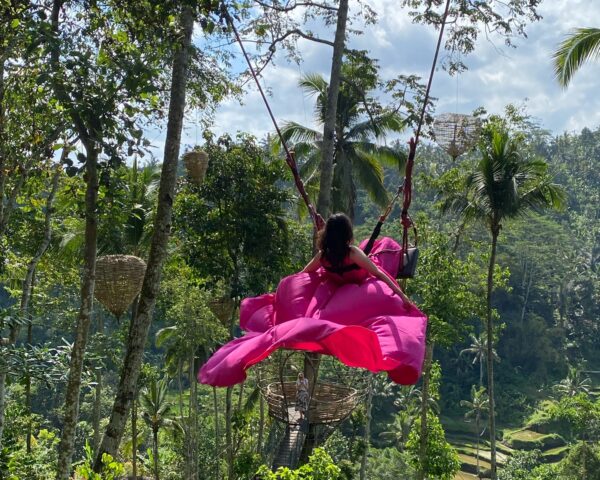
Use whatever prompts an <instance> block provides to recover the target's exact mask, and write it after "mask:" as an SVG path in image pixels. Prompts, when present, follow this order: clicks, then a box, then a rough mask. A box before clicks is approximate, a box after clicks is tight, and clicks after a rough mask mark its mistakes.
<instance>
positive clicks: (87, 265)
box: [56, 144, 98, 480]
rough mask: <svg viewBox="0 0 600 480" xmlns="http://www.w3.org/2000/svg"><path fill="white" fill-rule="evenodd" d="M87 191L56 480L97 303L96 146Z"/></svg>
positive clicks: (69, 451) (67, 462) (71, 438)
mask: <svg viewBox="0 0 600 480" xmlns="http://www.w3.org/2000/svg"><path fill="white" fill-rule="evenodd" d="M86 152H87V160H86V165H85V171H86V174H87V180H86V181H87V188H86V194H85V217H86V218H85V246H84V265H83V275H82V282H81V283H82V285H81V307H80V309H79V315H78V318H77V327H76V331H75V341H74V343H73V349H72V351H71V363H70V367H69V377H68V379H67V389H66V394H65V409H64V421H63V429H62V436H61V439H60V444H59V447H58V469H57V473H56V478H57V479H58V480H68V479H69V477H70V472H71V458H72V456H73V452H74V450H75V429H76V428H77V419H78V417H79V393H80V390H81V373H82V371H83V360H84V356H85V349H86V346H87V341H88V333H89V329H90V322H91V320H92V309H93V303H94V283H95V276H96V244H97V236H98V219H97V213H96V203H97V201H98V175H97V162H98V152H97V151H96V149H95V145H94V144H91V145H86Z"/></svg>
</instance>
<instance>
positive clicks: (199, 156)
mask: <svg viewBox="0 0 600 480" xmlns="http://www.w3.org/2000/svg"><path fill="white" fill-rule="evenodd" d="M183 165H184V166H185V169H186V171H187V175H188V177H189V179H190V180H191V181H192V182H193V183H195V184H196V185H200V184H201V183H202V182H203V181H204V176H205V175H206V170H208V153H206V152H205V151H204V150H192V151H191V152H187V153H185V154H184V155H183Z"/></svg>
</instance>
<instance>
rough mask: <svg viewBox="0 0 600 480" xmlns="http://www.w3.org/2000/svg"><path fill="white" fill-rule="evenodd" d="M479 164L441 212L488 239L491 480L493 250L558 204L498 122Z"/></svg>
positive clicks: (541, 173)
mask: <svg viewBox="0 0 600 480" xmlns="http://www.w3.org/2000/svg"><path fill="white" fill-rule="evenodd" d="M480 150H481V155H482V156H481V160H480V161H479V162H478V163H477V164H476V166H475V168H474V170H473V171H472V172H471V173H470V174H469V175H468V177H467V180H466V185H465V191H464V193H462V194H456V195H452V196H451V197H449V198H448V199H447V201H446V203H445V209H446V210H452V211H455V212H457V213H459V214H460V215H461V216H462V217H463V218H464V219H466V220H477V221H479V222H481V223H482V224H484V225H485V226H486V228H487V229H488V230H489V232H490V234H491V251H490V257H489V266H488V278H487V295H486V337H487V338H486V340H487V342H486V343H487V345H486V350H487V356H486V364H487V381H488V395H489V406H490V418H489V425H490V444H491V468H492V478H493V479H494V480H495V479H496V474H497V463H496V425H495V417H494V366H493V364H494V362H493V359H494V347H493V342H494V324H493V318H494V317H493V311H492V292H493V289H494V269H495V265H496V248H497V245H498V236H499V235H500V229H501V228H502V225H503V222H504V221H506V220H509V219H511V218H515V217H519V216H523V215H525V214H526V213H528V212H530V211H531V210H537V209H541V208H544V207H554V208H559V207H562V206H563V205H564V201H565V194H564V191H563V190H562V188H560V187H559V186H558V185H555V184H553V183H552V182H551V179H550V177H549V175H548V165H547V164H546V162H544V161H543V160H539V159H528V158H526V157H525V156H523V155H521V153H520V151H519V145H518V143H517V142H516V141H514V140H513V139H511V138H510V136H509V133H508V131H507V130H506V129H505V128H504V127H503V126H502V125H501V124H499V123H495V122H490V124H489V125H488V126H487V128H486V130H485V131H484V133H483V135H482V141H481V144H480Z"/></svg>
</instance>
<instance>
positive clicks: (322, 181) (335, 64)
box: [301, 0, 348, 459]
mask: <svg viewBox="0 0 600 480" xmlns="http://www.w3.org/2000/svg"><path fill="white" fill-rule="evenodd" d="M347 20H348V0H340V3H339V5H338V12H337V24H336V29H335V38H334V41H333V55H332V59H331V73H330V76H329V88H328V90H327V106H326V111H325V121H324V124H323V145H322V147H321V152H322V153H321V176H320V178H319V197H318V199H317V211H318V212H319V214H321V216H322V217H323V218H325V219H326V218H327V217H328V216H329V214H330V210H331V185H332V182H333V153H334V149H335V125H336V120H337V102H338V96H339V93H340V83H341V79H342V59H343V56H344V50H345V46H346V23H347ZM319 363H320V355H319V354H316V353H306V354H305V359H304V377H305V378H306V379H308V383H309V386H310V387H309V388H310V389H311V390H312V391H314V388H315V385H316V383H317V378H318V374H319ZM307 417H308V415H307ZM308 420H309V422H310V418H309V419H308ZM314 428H315V427H314V425H312V426H311V425H310V423H309V429H314ZM314 438H316V435H314V432H312V435H311V432H310V431H309V434H308V435H307V436H306V442H305V445H304V448H303V452H302V455H301V458H302V459H308V456H309V455H310V453H311V452H312V450H313V447H314V445H312V440H311V439H314Z"/></svg>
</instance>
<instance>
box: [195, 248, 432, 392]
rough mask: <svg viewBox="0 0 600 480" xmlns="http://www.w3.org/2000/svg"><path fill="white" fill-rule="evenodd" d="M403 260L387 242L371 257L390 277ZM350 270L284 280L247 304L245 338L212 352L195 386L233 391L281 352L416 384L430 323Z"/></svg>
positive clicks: (243, 321)
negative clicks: (316, 356)
mask: <svg viewBox="0 0 600 480" xmlns="http://www.w3.org/2000/svg"><path fill="white" fill-rule="evenodd" d="M363 243H365V242H363ZM400 253H401V247H400V245H398V243H396V242H395V241H394V240H393V239H391V238H387V237H384V238H381V239H380V240H378V241H377V242H376V243H375V245H374V247H373V250H372V252H371V255H370V258H371V260H372V261H373V262H374V263H375V264H376V265H378V266H379V268H381V269H382V270H383V271H384V272H386V273H388V274H389V275H390V276H391V277H392V278H393V277H394V276H395V274H396V272H397V270H398V266H399V262H400V258H401V255H400ZM350 268H351V269H348V271H345V272H342V273H333V272H330V271H327V270H326V269H325V268H323V267H321V268H319V269H318V270H317V271H316V272H311V273H296V274H294V275H290V276H289V277H285V278H284V279H282V280H281V282H280V283H279V286H278V287H277V291H276V292H275V293H269V294H265V295H261V296H259V297H253V298H247V299H245V300H244V301H243V302H242V304H241V307H240V326H241V328H242V329H243V330H244V331H245V332H246V334H245V335H244V336H243V337H240V338H236V339H234V340H232V341H231V342H229V343H227V344H226V345H224V346H223V347H221V348H220V349H219V350H218V351H217V352H215V354H214V355H213V356H212V357H211V358H210V359H209V360H208V361H207V362H206V363H205V364H204V365H203V366H202V368H201V369H200V372H199V373H198V381H199V382H201V383H204V384H208V385H213V386H218V387H226V386H231V385H235V384H236V383H240V382H243V381H244V380H245V379H246V370H247V369H248V368H249V367H251V366H252V365H255V364H257V363H259V362H260V361H261V360H263V359H264V358H266V357H267V356H268V355H269V354H271V353H272V352H273V351H275V350H277V349H279V348H286V349H292V350H305V351H311V352H317V353H321V354H325V355H333V356H335V357H337V358H338V359H339V360H340V361H341V362H343V363H344V364H346V365H348V366H350V367H359V368H366V369H368V370H370V371H371V372H380V371H386V372H388V375H389V378H390V379H391V380H393V381H394V382H396V383H400V384H403V385H411V384H414V383H416V382H417V380H418V379H419V376H420V375H421V368H422V363H423V356H424V353H425V331H426V327H427V317H426V316H425V315H424V314H423V313H422V312H421V311H420V310H419V309H418V308H416V307H413V306H409V305H404V302H403V301H402V299H401V298H400V297H398V296H397V295H396V294H394V293H393V291H392V290H391V289H390V287H389V286H388V285H387V284H386V283H385V282H382V281H381V280H378V279H377V278H375V277H372V276H371V275H369V273H368V272H366V271H365V270H363V269H360V268H352V267H350Z"/></svg>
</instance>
